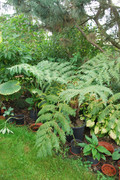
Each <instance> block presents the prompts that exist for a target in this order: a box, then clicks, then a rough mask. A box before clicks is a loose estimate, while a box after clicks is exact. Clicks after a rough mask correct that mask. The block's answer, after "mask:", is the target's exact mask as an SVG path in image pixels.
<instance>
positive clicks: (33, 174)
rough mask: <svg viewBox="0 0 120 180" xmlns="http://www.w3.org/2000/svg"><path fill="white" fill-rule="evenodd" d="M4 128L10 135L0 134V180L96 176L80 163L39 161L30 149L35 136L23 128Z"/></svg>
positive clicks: (57, 159) (91, 179) (58, 159)
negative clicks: (9, 131) (10, 131)
mask: <svg viewBox="0 0 120 180" xmlns="http://www.w3.org/2000/svg"><path fill="white" fill-rule="evenodd" d="M1 122H3V121H1V120H0V125H1ZM8 127H9V129H10V130H12V131H13V132H14V134H5V135H3V134H0V180H74V179H75V180H77V179H78V180H82V179H83V180H94V179H96V175H95V174H93V173H92V172H90V171H88V170H87V169H86V168H84V167H83V166H82V165H81V161H80V160H73V159H68V158H65V159H63V158H62V157H60V156H54V157H47V158H45V159H39V158H38V157H37V156H36V154H37V151H36V149H35V147H34V144H35V136H36V135H35V133H33V132H31V131H29V130H28V128H27V127H16V126H14V125H8ZM1 128H2V126H0V129H1Z"/></svg>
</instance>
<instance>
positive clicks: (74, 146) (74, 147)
mask: <svg viewBox="0 0 120 180" xmlns="http://www.w3.org/2000/svg"><path fill="white" fill-rule="evenodd" d="M79 143H82V141H81V140H79V139H73V140H72V141H71V148H70V152H71V154H73V155H76V156H77V155H79V154H80V152H81V150H82V148H81V147H80V146H79Z"/></svg>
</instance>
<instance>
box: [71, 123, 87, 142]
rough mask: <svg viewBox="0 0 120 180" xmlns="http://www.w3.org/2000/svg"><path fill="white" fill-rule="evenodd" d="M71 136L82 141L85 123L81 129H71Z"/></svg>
mask: <svg viewBox="0 0 120 180" xmlns="http://www.w3.org/2000/svg"><path fill="white" fill-rule="evenodd" d="M72 129H73V134H74V137H75V139H80V140H81V141H83V139H84V131H85V123H84V124H83V126H81V127H73V128H72Z"/></svg>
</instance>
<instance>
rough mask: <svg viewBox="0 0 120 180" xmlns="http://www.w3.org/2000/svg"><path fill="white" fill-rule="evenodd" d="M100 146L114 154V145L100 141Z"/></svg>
mask: <svg viewBox="0 0 120 180" xmlns="http://www.w3.org/2000/svg"><path fill="white" fill-rule="evenodd" d="M98 144H99V146H103V147H105V148H106V149H107V150H108V151H110V152H111V153H113V152H114V147H113V146H112V144H110V143H108V142H105V141H99V142H98Z"/></svg>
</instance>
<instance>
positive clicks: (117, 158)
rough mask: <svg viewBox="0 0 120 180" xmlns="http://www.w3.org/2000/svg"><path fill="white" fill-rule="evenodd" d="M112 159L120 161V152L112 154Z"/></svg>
mask: <svg viewBox="0 0 120 180" xmlns="http://www.w3.org/2000/svg"><path fill="white" fill-rule="evenodd" d="M112 159H113V160H119V159H120V153H119V151H115V152H113V154H112Z"/></svg>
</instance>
